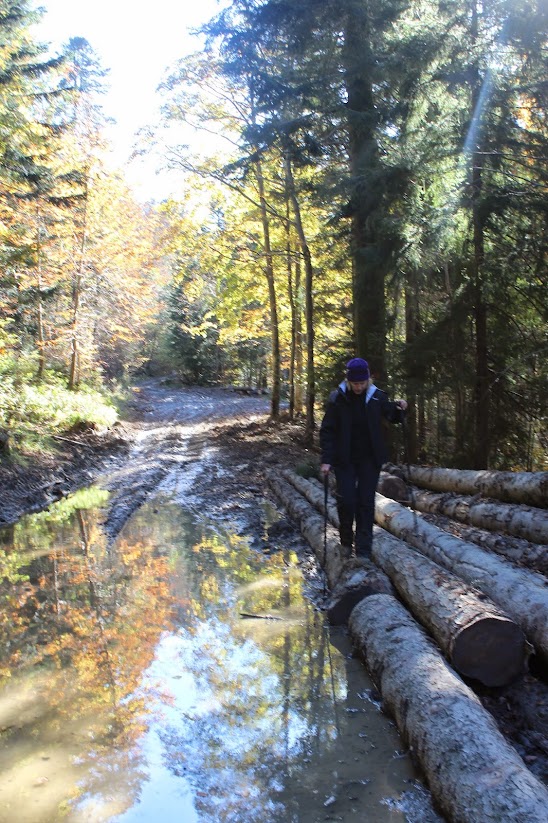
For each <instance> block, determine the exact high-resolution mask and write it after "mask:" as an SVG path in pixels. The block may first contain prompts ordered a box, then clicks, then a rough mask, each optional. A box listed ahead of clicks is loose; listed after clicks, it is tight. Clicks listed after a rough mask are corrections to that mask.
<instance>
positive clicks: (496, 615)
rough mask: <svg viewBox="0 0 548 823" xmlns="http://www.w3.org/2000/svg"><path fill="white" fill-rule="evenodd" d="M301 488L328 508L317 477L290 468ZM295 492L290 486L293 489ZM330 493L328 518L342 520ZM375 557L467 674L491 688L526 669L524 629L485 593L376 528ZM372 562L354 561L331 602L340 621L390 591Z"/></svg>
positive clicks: (287, 476)
mask: <svg viewBox="0 0 548 823" xmlns="http://www.w3.org/2000/svg"><path fill="white" fill-rule="evenodd" d="M282 474H283V476H284V478H285V479H287V480H288V481H289V482H290V483H291V485H292V486H293V488H294V489H295V493H294V495H296V493H297V491H298V492H299V493H300V494H302V495H303V496H304V497H305V498H306V499H307V500H308V501H309V502H310V503H311V504H312V505H314V506H316V507H317V508H318V509H319V510H320V511H322V512H323V511H324V501H325V492H324V490H323V488H322V487H321V484H319V483H318V482H317V481H315V480H313V479H311V480H307V479H305V478H304V477H301V476H300V475H298V474H296V473H295V472H292V471H290V470H285V471H284V472H282ZM288 493H289V490H288ZM330 501H331V498H330V496H328V517H329V518H330V519H331V518H332V519H333V520H334V521H335V523H338V518H337V514H336V508H335V507H334V505H333V504H332V503H331V502H330ZM373 559H374V560H375V562H376V564H377V565H378V566H380V568H381V569H382V571H383V572H385V573H386V575H387V576H388V578H390V580H391V582H392V583H393V584H394V585H395V587H396V589H397V590H398V592H399V593H400V595H401V596H402V597H403V599H404V600H405V602H406V603H407V605H408V607H409V608H410V609H411V611H412V612H413V613H414V614H415V616H416V617H417V618H418V619H419V620H420V622H421V623H422V624H423V625H425V626H426V627H427V628H428V629H429V630H430V631H431V632H432V634H433V636H434V637H435V638H436V640H437V642H438V643H439V645H440V646H441V648H442V649H443V651H444V654H445V655H446V656H447V657H448V659H449V660H451V661H452V663H453V665H454V666H455V668H456V669H457V671H459V672H460V673H461V674H463V675H465V676H466V677H471V678H475V679H477V680H479V681H480V682H482V683H483V684H484V685H486V686H502V685H506V684H508V683H511V682H512V681H513V680H515V679H516V677H518V676H519V675H520V674H522V673H523V671H524V670H525V667H526V660H527V652H528V644H527V643H526V640H525V636H524V634H523V632H522V631H521V629H520V628H519V627H518V626H516V624H515V623H514V622H513V621H512V620H510V619H509V618H508V616H507V615H505V614H503V613H502V612H500V611H499V610H498V609H497V608H496V607H495V606H494V604H493V603H490V602H489V601H488V600H487V598H486V597H485V595H483V594H482V593H480V592H477V591H476V590H474V589H472V588H470V587H469V586H466V585H465V584H464V583H463V582H462V581H461V580H460V579H458V578H455V577H454V576H453V575H451V574H450V573H448V572H447V571H445V570H444V569H442V568H440V567H439V566H438V565H436V564H435V563H433V562H432V561H430V560H427V559H426V558H425V557H423V556H422V555H420V554H418V553H417V552H415V551H413V550H411V549H409V548H408V547H407V546H405V545H404V544H403V543H402V542H401V541H400V540H398V539H397V538H395V537H392V535H390V534H388V533H387V532H385V531H383V530H382V529H379V528H376V529H375V535H374V541H373ZM378 574H379V573H378V572H376V573H375V567H372V566H371V564H369V563H368V562H367V561H363V560H354V561H348V562H347V563H346V565H345V568H344V572H342V573H341V576H340V578H339V580H338V582H337V584H336V586H335V587H334V589H333V591H332V594H331V597H330V599H329V601H328V603H327V615H328V619H329V621H330V622H331V623H332V624H334V625H340V624H342V623H346V622H347V620H348V618H349V617H350V613H351V611H352V609H353V608H354V606H355V605H356V604H357V603H358V602H359V601H360V600H362V599H363V598H364V597H367V596H369V595H371V594H373V593H375V592H386V593H390V585H389V584H388V581H387V580H386V578H385V577H384V575H382V576H380V577H379V576H378Z"/></svg>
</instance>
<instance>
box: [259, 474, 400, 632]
mask: <svg viewBox="0 0 548 823" xmlns="http://www.w3.org/2000/svg"><path fill="white" fill-rule="evenodd" d="M282 474H284V475H289V476H290V477H292V479H293V480H294V481H295V483H296V484H297V486H298V487H299V488H300V489H302V491H303V492H307V494H308V495H309V496H310V498H311V501H309V500H307V499H306V498H305V497H304V496H303V495H302V493H299V489H297V486H295V485H294V484H293V483H289V482H287V480H286V479H282V478H280V477H279V476H277V475H273V474H271V475H269V477H268V482H269V483H270V486H271V488H272V490H273V491H274V493H275V494H276V496H277V497H278V499H279V500H280V501H281V502H282V503H283V506H284V508H285V509H286V511H287V512H288V513H289V514H290V515H291V516H292V517H293V518H294V519H295V520H296V521H297V523H298V524H299V527H300V530H301V533H302V535H303V536H304V537H305V539H306V540H307V542H308V543H309V545H310V546H311V547H312V549H313V551H314V554H315V555H316V557H317V559H318V562H319V563H320V565H321V566H322V568H323V570H324V572H325V575H326V577H327V581H328V584H329V588H330V589H331V595H330V597H329V600H328V602H327V604H326V610H327V616H328V619H329V621H330V623H332V624H333V625H337V626H338V625H342V624H344V623H346V622H347V621H348V618H349V617H350V613H351V611H352V609H353V608H354V606H355V605H356V603H359V602H360V600H362V599H363V598H364V597H368V596H369V595H371V594H378V593H379V592H382V593H387V594H391V593H392V592H393V591H394V590H393V588H392V584H391V583H390V580H389V579H388V577H387V576H386V575H385V574H384V573H383V572H382V571H380V569H378V568H377V567H376V566H375V565H373V563H371V562H370V561H369V560H367V559H362V558H360V559H358V558H356V557H349V556H348V555H347V554H346V553H344V551H343V550H342V547H341V544H340V541H339V538H338V534H337V532H335V530H334V529H333V527H332V526H331V525H328V526H327V540H326V541H324V537H325V534H324V528H325V521H324V517H322V515H320V514H318V512H316V511H315V510H314V509H313V508H312V506H311V505H310V502H312V503H313V504H314V501H316V503H317V505H318V506H319V507H323V495H324V492H323V490H319V489H318V488H317V487H316V486H315V485H312V484H311V483H309V482H308V481H307V480H306V479H305V478H303V477H300V476H299V475H297V474H295V473H294V472H283V473H282ZM318 495H320V496H321V498H322V499H321V501H320V500H318ZM328 508H329V507H328ZM335 514H336V510H335ZM324 542H325V543H326V548H327V551H325V552H324Z"/></svg>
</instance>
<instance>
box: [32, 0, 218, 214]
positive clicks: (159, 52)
mask: <svg viewBox="0 0 548 823" xmlns="http://www.w3.org/2000/svg"><path fill="white" fill-rule="evenodd" d="M34 4H35V6H37V7H38V6H39V7H41V8H43V9H45V10H46V13H45V14H44V17H43V19H42V22H41V23H40V25H39V27H38V29H37V38H38V39H39V40H41V41H42V42H45V43H51V44H52V45H53V47H54V48H58V47H59V46H60V45H61V44H63V43H66V42H67V41H68V40H69V39H70V38H71V37H84V38H85V39H86V40H87V41H88V42H89V43H90V45H91V47H92V48H93V49H94V51H95V52H96V53H97V55H98V57H99V59H100V61H101V64H102V66H103V68H105V69H110V73H109V75H108V78H107V83H108V84H109V85H110V91H109V93H108V94H107V95H105V97H104V98H103V100H102V102H103V107H104V110H105V113H106V114H107V115H109V116H110V117H113V118H115V120H116V121H117V125H116V127H115V128H113V130H112V133H111V135H110V136H111V139H112V140H113V143H114V149H115V157H116V161H117V162H118V163H119V164H120V165H122V164H123V163H124V162H125V161H126V160H127V158H128V157H129V154H130V152H131V147H132V144H133V140H134V135H135V132H136V131H137V129H139V128H140V127H142V126H146V125H150V124H152V123H155V122H157V121H158V114H157V106H158V102H159V98H158V95H157V94H156V92H155V90H156V87H157V86H158V83H159V82H160V80H161V79H162V76H163V74H164V71H165V69H166V68H168V67H169V66H170V65H171V64H173V63H174V62H175V60H177V59H178V58H179V57H182V56H183V55H184V54H186V53H189V52H192V51H196V50H197V49H199V47H200V44H201V40H200V39H199V38H197V37H192V36H191V35H190V33H189V30H190V29H191V28H193V27H196V26H199V25H200V24H201V23H203V22H205V21H206V20H209V19H210V17H212V16H213V15H214V14H215V13H217V12H218V11H219V9H220V7H221V6H222V5H224V4H223V3H219V0H199V2H189V0H153V2H152V3H139V2H137V0H34ZM126 176H127V178H128V180H129V182H130V183H131V184H132V185H135V186H136V188H137V189H138V190H141V192H140V193H141V194H143V195H144V196H145V197H154V198H157V199H161V198H162V197H165V196H167V195H168V194H169V193H170V191H169V189H170V183H169V180H170V176H168V175H167V174H164V175H161V176H158V175H156V174H155V170H154V169H153V168H152V165H151V163H150V162H149V163H147V162H142V161H135V162H134V163H132V164H131V166H130V167H128V168H127V175H126Z"/></svg>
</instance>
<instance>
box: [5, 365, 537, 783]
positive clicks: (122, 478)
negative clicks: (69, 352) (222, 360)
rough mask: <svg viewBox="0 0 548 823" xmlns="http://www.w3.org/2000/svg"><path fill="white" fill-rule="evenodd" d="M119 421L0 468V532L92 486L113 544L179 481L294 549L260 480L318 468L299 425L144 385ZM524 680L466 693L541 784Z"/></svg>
mask: <svg viewBox="0 0 548 823" xmlns="http://www.w3.org/2000/svg"><path fill="white" fill-rule="evenodd" d="M123 417H124V419H123V422H122V423H121V424H118V425H116V426H115V427H113V429H111V430H110V431H108V432H103V433H100V432H96V431H89V430H87V431H79V432H74V433H70V434H67V437H66V439H65V440H60V441H59V446H60V449H59V452H58V454H57V455H56V456H55V457H51V456H49V457H47V458H44V459H43V460H42V461H34V463H33V464H32V465H28V466H24V465H20V464H19V465H4V464H0V526H1V525H2V524H7V523H13V522H15V520H17V519H18V518H19V517H20V516H21V515H23V514H25V513H29V512H33V511H38V510H41V509H43V508H45V507H47V506H48V505H50V504H51V503H52V502H54V501H55V500H56V499H59V497H61V496H64V495H65V494H67V493H69V492H71V491H74V490H76V489H77V488H79V487H82V486H84V485H88V484H89V483H91V482H93V481H94V480H97V479H100V481H101V485H103V486H105V487H106V488H108V489H109V490H110V491H111V498H110V504H109V508H108V510H107V511H106V513H105V520H104V529H105V531H106V533H107V536H108V538H109V540H114V539H115V537H116V535H117V534H118V533H119V531H120V530H121V528H122V526H123V525H124V523H125V522H126V521H127V519H128V518H129V517H130V516H131V514H132V513H133V511H135V510H136V509H137V508H139V506H141V505H142V504H143V503H144V502H145V500H146V499H147V498H148V497H150V496H151V495H152V494H153V493H154V492H156V491H157V490H158V488H159V487H160V488H162V489H163V490H164V491H167V492H169V491H170V485H173V484H175V483H176V482H177V481H176V479H175V478H177V477H179V478H180V477H181V474H184V475H185V476H186V483H187V488H188V489H189V492H190V493H191V496H192V500H193V501H194V505H196V504H197V505H199V507H200V509H201V511H203V512H204V513H207V515H208V516H209V517H210V518H211V519H214V520H221V521H224V522H226V523H230V524H231V525H232V526H234V524H237V528H238V529H239V531H240V532H242V533H245V534H246V536H247V537H248V539H249V540H250V542H251V545H252V546H254V547H256V548H257V550H258V551H269V550H270V548H269V544H272V545H274V544H278V543H279V542H280V541H281V542H284V541H287V540H290V541H293V542H294V543H296V542H298V541H299V539H300V536H299V534H298V529H297V527H296V526H295V525H294V524H293V523H292V522H291V521H290V520H288V519H287V518H286V517H284V516H283V514H282V516H281V518H280V519H278V520H276V521H275V522H274V523H272V524H271V525H269V526H268V525H267V526H265V519H264V505H263V504H264V501H265V499H268V498H269V492H268V486H267V483H266V472H267V471H272V470H276V468H279V469H280V470H281V469H283V468H286V467H287V468H293V469H295V468H296V467H298V466H299V465H301V466H303V465H307V464H308V465H311V464H312V465H313V464H318V462H319V461H318V455H317V454H316V452H315V451H314V450H313V449H312V450H310V449H307V448H306V446H305V444H304V438H303V428H302V426H301V425H300V424H299V423H290V422H289V421H282V423H281V424H280V425H273V424H272V423H271V422H269V420H268V398H265V397H260V396H251V395H244V394H241V393H238V392H234V391H229V390H227V389H217V388H215V389H207V388H185V389H180V388H178V387H177V386H172V385H169V384H168V383H166V382H161V381H157V380H156V381H153V380H151V381H147V382H145V383H143V384H141V385H140V386H137V387H135V389H134V390H133V396H132V398H131V400H130V401H129V403H128V405H127V408H126V409H125V411H124V414H123ZM181 470H182V472H181ZM302 563H303V567H305V568H304V571H305V574H308V576H309V578H310V580H311V582H312V585H311V596H312V597H313V598H316V599H317V600H318V602H319V605H321V603H320V601H321V598H322V592H323V587H322V586H321V585H320V584H319V583H318V584H317V585H314V579H316V581H318V580H319V574H318V570H317V568H316V564H315V561H314V560H313V558H312V556H311V554H310V555H308V554H306V553H303V555H302ZM532 671H533V672H534V674H532V673H528V674H527V675H525V676H524V677H523V678H522V679H521V680H520V681H519V682H517V683H515V684H513V685H511V686H509V687H505V688H501V689H487V688H477V687H476V685H475V684H470V685H472V687H473V688H474V690H475V691H476V694H477V695H478V697H479V698H480V700H481V701H482V703H483V705H484V706H485V708H486V709H488V710H489V711H490V712H491V714H492V715H493V717H494V719H495V721H496V723H497V725H498V727H499V728H500V730H501V731H502V733H503V734H504V735H505V737H506V738H507V739H508V740H509V741H510V743H512V745H513V746H514V747H515V748H516V749H517V751H518V752H519V754H520V755H521V756H522V758H523V759H524V761H525V762H526V764H527V766H528V767H529V768H530V770H531V771H532V772H533V773H534V774H535V775H536V776H537V777H538V778H539V779H540V780H542V781H544V782H545V783H546V784H547V785H548V673H547V672H546V671H540V670H538V669H537V667H536V666H535V661H534V660H533V661H532Z"/></svg>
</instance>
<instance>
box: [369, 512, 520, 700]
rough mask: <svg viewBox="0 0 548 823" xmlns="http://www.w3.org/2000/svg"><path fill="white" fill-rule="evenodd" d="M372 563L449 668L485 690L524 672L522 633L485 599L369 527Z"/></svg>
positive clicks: (457, 579) (444, 571)
mask: <svg viewBox="0 0 548 823" xmlns="http://www.w3.org/2000/svg"><path fill="white" fill-rule="evenodd" d="M373 559H374V561H375V563H377V565H379V566H380V568H381V569H382V570H383V571H384V572H385V573H386V574H387V575H388V577H389V578H390V580H391V581H392V583H393V584H394V586H395V587H396V590H397V591H398V593H399V594H400V596H401V598H402V599H403V601H404V603H405V604H406V605H407V607H408V608H409V611H411V612H412V614H413V615H414V616H415V617H416V618H417V619H418V620H419V622H420V623H422V625H423V626H425V627H426V628H427V629H428V630H429V632H430V634H432V636H433V637H434V638H435V640H436V642H437V643H438V644H439V646H440V648H441V649H442V651H443V653H444V654H445V656H446V657H447V659H448V660H449V662H450V663H451V665H452V666H453V668H454V669H456V670H457V671H458V672H459V673H460V674H462V675H464V676H465V677H470V678H474V679H476V680H479V681H480V682H481V683H483V684H484V685H485V686H506V685H508V684H509V683H511V682H513V681H514V680H516V678H517V677H519V675H521V674H523V673H524V671H525V669H526V661H527V656H528V653H529V644H528V643H527V641H526V640H525V636H524V634H523V632H522V630H521V629H520V628H519V626H517V625H516V624H515V623H514V622H513V621H512V620H510V618H509V617H508V616H507V615H505V614H504V613H503V612H501V611H500V610H499V609H498V608H497V607H496V606H495V605H494V604H493V603H490V602H489V601H488V600H487V598H486V597H485V595H484V594H483V593H482V592H480V591H478V590H477V589H474V588H472V587H470V586H467V585H465V584H464V583H463V581H462V580H461V579H460V578H458V577H455V575H453V574H451V573H450V572H448V571H446V570H445V569H443V568H442V567H441V566H438V564H437V563H434V562H433V561H432V560H429V559H428V558H427V557H424V555H422V554H420V553H419V552H417V551H414V550H413V549H410V548H409V547H408V546H406V545H405V543H402V542H401V540H398V539H397V538H395V537H392V536H391V535H388V534H386V532H384V531H383V530H382V529H379V527H378V526H375V538H374V540H373Z"/></svg>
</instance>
